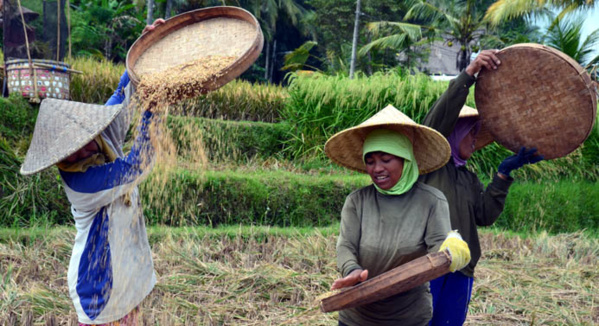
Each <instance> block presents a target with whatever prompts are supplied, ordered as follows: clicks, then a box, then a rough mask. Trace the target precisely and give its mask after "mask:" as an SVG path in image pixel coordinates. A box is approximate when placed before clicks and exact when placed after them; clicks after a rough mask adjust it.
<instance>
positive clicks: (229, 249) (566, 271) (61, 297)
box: [0, 226, 599, 325]
mask: <svg viewBox="0 0 599 326" xmlns="http://www.w3.org/2000/svg"><path fill="white" fill-rule="evenodd" d="M73 236H74V231H73V228H55V229H43V230H35V229H34V230H15V229H10V230H7V229H2V230H0V275H1V276H2V277H1V283H0V324H2V325H10V321H11V320H13V321H16V324H20V322H21V321H22V320H25V319H27V318H31V320H32V321H33V322H35V323H37V324H43V323H44V322H45V321H46V320H52V319H53V320H55V321H56V322H57V323H58V324H65V325H66V324H69V322H71V323H72V322H73V321H74V320H75V313H74V310H73V308H72V305H71V301H70V299H69V297H68V291H67V285H66V272H67V266H68V259H69V256H70V250H71V247H72V240H73ZM336 236H337V229H336V228H324V229H294V228H284V229H280V228H262V227H247V226H244V227H240V226H235V227H227V228H218V229H211V228H187V229H181V228H150V230H149V237H150V242H151V246H152V251H153V254H154V255H153V257H154V263H155V269H156V272H157V274H158V285H157V286H156V288H155V289H154V290H153V292H152V293H151V294H150V296H149V297H148V298H147V299H146V300H145V301H144V302H143V303H142V309H141V311H142V318H143V321H144V322H146V324H152V325H191V324H194V325H336V316H337V315H336V313H332V314H323V313H321V312H320V311H319V310H318V305H317V302H318V298H319V297H321V296H322V295H323V294H325V293H327V292H328V289H329V287H330V285H331V283H332V281H333V280H334V279H335V278H336V277H338V274H337V272H336V267H335V258H334V257H335V241H336ZM481 244H482V246H483V253H484V254H483V258H482V260H481V262H480V263H479V266H478V269H477V277H476V280H475V283H474V289H473V299H472V300H473V301H472V304H471V306H470V313H469V316H468V320H467V322H466V324H467V325H506V324H509V325H533V324H536V325H563V324H567V325H593V324H595V323H597V322H599V304H598V303H599V295H598V294H597V293H598V292H597V284H598V282H599V271H598V270H597V268H596V266H597V264H599V260H598V258H597V257H599V241H598V240H597V238H590V237H588V236H586V235H585V234H583V233H570V234H562V235H559V236H550V235H547V234H546V233H538V234H532V233H529V234H528V235H527V236H526V237H522V236H518V235H513V234H506V233H503V232H489V231H483V232H482V234H481Z"/></svg>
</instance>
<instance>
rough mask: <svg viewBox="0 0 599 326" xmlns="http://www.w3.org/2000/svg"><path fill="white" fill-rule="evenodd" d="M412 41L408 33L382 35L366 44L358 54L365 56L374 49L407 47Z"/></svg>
mask: <svg viewBox="0 0 599 326" xmlns="http://www.w3.org/2000/svg"><path fill="white" fill-rule="evenodd" d="M411 44H412V41H411V40H410V38H409V36H408V35H407V34H394V35H389V36H385V37H381V38H379V39H376V40H374V41H372V42H370V43H368V44H366V45H364V46H363V47H362V48H361V49H360V50H359V51H358V55H359V56H360V57H363V56H365V55H366V54H368V52H370V51H371V50H373V49H379V50H380V49H395V50H397V49H401V48H405V47H407V46H408V45H411Z"/></svg>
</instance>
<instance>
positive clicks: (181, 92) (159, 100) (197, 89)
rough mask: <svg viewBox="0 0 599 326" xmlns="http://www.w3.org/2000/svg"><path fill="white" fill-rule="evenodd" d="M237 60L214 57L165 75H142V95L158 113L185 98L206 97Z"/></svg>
mask: <svg viewBox="0 0 599 326" xmlns="http://www.w3.org/2000/svg"><path fill="white" fill-rule="evenodd" d="M236 59H237V57H235V56H216V55H211V56H207V57H202V58H199V59H196V60H193V61H191V62H187V63H183V64H180V65H178V66H175V67H172V68H169V69H168V70H165V71H161V72H152V73H146V74H141V75H140V76H141V82H140V84H139V91H140V93H141V94H143V96H144V97H145V99H144V102H147V104H148V105H155V106H156V107H157V108H158V109H160V108H164V107H166V106H168V104H173V103H176V102H178V101H179V100H181V99H184V98H193V97H196V96H199V95H201V94H204V93H206V92H207V91H208V90H209V89H210V88H214V87H213V86H212V87H209V86H208V85H212V84H213V83H214V82H215V81H216V80H217V79H218V78H220V77H222V76H223V75H224V74H225V73H226V71H227V70H226V69H227V68H228V67H230V66H231V64H233V62H235V60H236Z"/></svg>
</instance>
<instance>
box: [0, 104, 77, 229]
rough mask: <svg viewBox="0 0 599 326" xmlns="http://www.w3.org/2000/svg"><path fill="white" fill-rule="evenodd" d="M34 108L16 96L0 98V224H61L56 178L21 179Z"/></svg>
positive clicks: (62, 201)
mask: <svg viewBox="0 0 599 326" xmlns="http://www.w3.org/2000/svg"><path fill="white" fill-rule="evenodd" d="M36 115H37V109H35V108H33V107H31V106H30V105H29V104H28V103H27V102H26V101H25V100H23V99H21V98H19V97H18V96H11V97H10V98H0V121H2V122H1V123H0V225H3V226H15V227H20V226H31V225H34V224H37V223H42V224H45V223H48V222H49V223H55V222H57V221H60V222H64V217H65V215H66V213H68V202H67V199H66V197H65V195H64V193H63V191H62V189H61V188H62V185H61V184H59V183H57V182H56V175H55V174H54V173H53V172H54V171H51V172H48V171H46V172H42V173H39V174H36V175H33V176H22V175H20V174H19V172H18V171H19V169H20V168H21V164H22V162H23V157H24V156H25V153H26V151H27V147H28V146H29V140H30V138H31V133H32V131H33V126H34V124H35V117H36Z"/></svg>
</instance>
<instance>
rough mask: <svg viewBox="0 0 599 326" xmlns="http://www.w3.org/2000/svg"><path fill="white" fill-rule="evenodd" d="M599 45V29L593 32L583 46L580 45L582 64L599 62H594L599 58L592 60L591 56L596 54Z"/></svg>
mask: <svg viewBox="0 0 599 326" xmlns="http://www.w3.org/2000/svg"><path fill="white" fill-rule="evenodd" d="M597 45H599V29H596V30H594V31H593V32H591V34H589V35H588V36H587V37H586V38H585V39H584V41H583V42H582V44H581V45H580V53H581V54H580V57H581V61H580V62H581V63H585V62H588V64H594V63H597V62H594V63H593V61H594V60H596V59H597V57H599V56H597V57H595V58H591V56H592V55H593V53H594V52H595V50H596V49H597Z"/></svg>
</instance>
